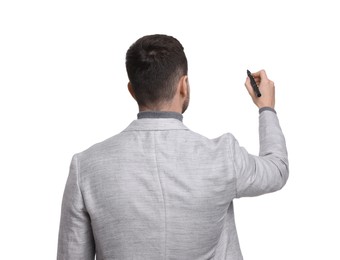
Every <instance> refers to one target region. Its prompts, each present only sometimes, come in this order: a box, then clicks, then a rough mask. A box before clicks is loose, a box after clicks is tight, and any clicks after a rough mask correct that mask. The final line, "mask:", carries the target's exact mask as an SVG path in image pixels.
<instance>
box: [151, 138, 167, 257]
mask: <svg viewBox="0 0 340 260" xmlns="http://www.w3.org/2000/svg"><path fill="white" fill-rule="evenodd" d="M152 137H153V145H154V157H155V162H156V171H157V176H158V181H159V186H160V188H161V192H162V199H163V207H164V237H165V241H164V259H166V245H167V212H166V204H165V196H164V192H163V186H162V182H161V178H160V174H159V167H158V160H157V153H156V139H155V133H154V132H153V133H152Z"/></svg>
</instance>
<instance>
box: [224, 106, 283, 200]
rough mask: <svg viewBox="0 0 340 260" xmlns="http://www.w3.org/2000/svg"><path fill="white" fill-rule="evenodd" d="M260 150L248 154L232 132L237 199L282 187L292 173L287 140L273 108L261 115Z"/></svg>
mask: <svg viewBox="0 0 340 260" xmlns="http://www.w3.org/2000/svg"><path fill="white" fill-rule="evenodd" d="M259 135H260V153H259V156H255V155H251V154H249V153H248V152H247V151H246V149H245V148H243V147H241V146H239V144H238V142H237V140H236V139H235V137H234V136H232V135H231V156H232V160H233V163H234V171H235V179H236V198H240V197H252V196H259V195H262V194H265V193H270V192H274V191H277V190H280V189H281V188H282V187H283V186H284V185H285V184H286V182H287V179H288V175H289V167H288V153H287V148H286V142H285V138H284V135H283V133H282V130H281V128H280V125H279V121H278V117H277V115H276V113H275V112H273V111H262V112H261V113H260V116H259Z"/></svg>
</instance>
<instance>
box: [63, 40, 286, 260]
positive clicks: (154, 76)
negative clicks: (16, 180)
mask: <svg viewBox="0 0 340 260" xmlns="http://www.w3.org/2000/svg"><path fill="white" fill-rule="evenodd" d="M126 68H127V73H128V77H129V80H130V82H129V83H128V89H129V91H130V93H131V95H132V97H133V98H134V99H135V100H136V101H137V103H138V106H139V113H138V115H137V118H138V119H136V120H134V121H133V122H132V123H131V124H130V125H129V126H128V127H127V128H126V129H125V130H123V131H122V132H121V133H119V134H117V135H115V136H112V137H110V138H108V139H106V140H104V141H102V142H100V143H97V144H95V145H93V146H91V147H89V148H88V149H86V150H85V151H82V152H80V153H76V154H75V155H74V156H73V158H72V162H71V165H70V172H69V176H68V180H67V183H66V187H65V192H64V196H63V202H62V211H61V220H60V230H59V243H58V259H60V260H61V259H64V260H66V259H67V260H76V259H82V260H90V259H91V260H92V259H94V256H95V255H96V259H97V260H102V259H117V260H118V259H119V260H124V259H147V260H150V259H155V260H160V259H185V260H194V259H216V260H221V259H228V260H229V259H233V260H234V259H242V254H241V250H240V246H239V242H238V237H237V232H236V227H235V222H234V212H233V199H235V198H240V197H245V196H257V195H261V194H265V193H269V192H274V191H277V190H279V189H281V188H282V187H283V186H284V185H285V183H286V181H287V178H288V159H287V151H286V145H285V139H284V136H283V134H282V131H281V129H280V126H279V121H278V118H277V115H276V112H275V110H274V105H275V97H274V83H273V82H272V81H270V80H269V79H268V78H267V75H266V73H265V71H264V70H261V71H259V72H257V73H254V74H253V76H254V78H255V80H256V82H257V84H258V86H259V89H260V91H261V93H262V96H261V97H260V98H258V97H256V96H255V94H254V91H253V89H252V87H251V85H250V80H249V78H247V79H246V82H245V85H246V88H247V90H248V92H249V94H250V96H251V97H252V99H253V101H254V103H255V105H256V106H257V107H258V108H259V113H260V116H259V132H260V154H259V156H254V155H250V154H248V153H247V151H246V150H245V149H244V148H243V147H240V146H239V144H238V142H237V141H236V139H235V138H234V136H233V135H231V134H224V135H222V136H220V137H219V138H216V139H212V140H211V139H208V138H206V137H203V136H201V135H199V134H197V133H195V132H192V131H190V130H189V129H188V128H187V127H186V126H185V125H184V124H183V122H182V119H183V116H182V113H184V111H185V110H186V109H187V107H188V105H189V96H190V88H189V82H188V76H187V70H188V67H187V59H186V56H185V54H184V51H183V47H182V45H181V44H180V43H179V42H178V41H177V40H176V39H175V38H173V37H170V36H166V35H149V36H145V37H142V38H141V39H139V40H137V41H136V42H135V43H134V44H133V45H132V46H131V47H130V48H129V50H128V51H127V54H126Z"/></svg>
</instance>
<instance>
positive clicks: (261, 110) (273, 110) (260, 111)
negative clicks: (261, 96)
mask: <svg viewBox="0 0 340 260" xmlns="http://www.w3.org/2000/svg"><path fill="white" fill-rule="evenodd" d="M266 110H268V111H272V112H274V113H275V114H276V111H275V109H274V108H271V107H261V108H260V109H259V114H261V113H262V112H263V111H266Z"/></svg>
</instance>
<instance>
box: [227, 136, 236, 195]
mask: <svg viewBox="0 0 340 260" xmlns="http://www.w3.org/2000/svg"><path fill="white" fill-rule="evenodd" d="M231 141H232V138H229V142H228V144H229V149H228V154H229V157H230V158H231V161H232V164H233V179H234V184H235V185H234V188H235V198H238V195H237V178H236V167H235V157H234V153H233V152H232V151H231V150H232V144H231Z"/></svg>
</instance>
